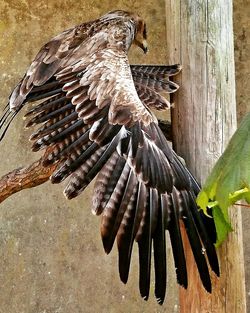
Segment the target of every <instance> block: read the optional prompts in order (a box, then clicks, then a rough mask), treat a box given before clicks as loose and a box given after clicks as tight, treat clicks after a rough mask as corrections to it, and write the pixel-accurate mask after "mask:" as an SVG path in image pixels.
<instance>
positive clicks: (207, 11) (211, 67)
mask: <svg viewBox="0 0 250 313" xmlns="http://www.w3.org/2000/svg"><path fill="white" fill-rule="evenodd" d="M166 23H167V43H168V54H169V56H170V60H169V63H181V64H182V66H183V70H182V75H181V77H180V82H179V83H180V84H181V88H180V90H179V92H178V95H177V96H175V99H174V102H175V109H174V110H173V112H172V123H173V140H174V147H175V149H176V151H177V153H178V154H180V155H181V156H182V157H183V158H184V159H185V160H186V164H187V166H188V167H189V168H190V169H191V171H192V173H193V174H194V175H195V176H196V177H197V179H198V180H199V181H200V182H201V183H203V182H204V181H205V179H206V177H207V175H208V174H209V172H210V170H211V168H212V166H213V165H214V164H215V162H216V160H217V159H218V157H219V156H220V155H221V153H222V152H223V151H224V149H225V147H226V145H227V142H228V140H229V139H230V137H231V135H232V134H233V132H234V131H235V129H236V102H235V73H234V51H233V29H232V1H228V0H222V1H217V0H211V1H191V0H166ZM230 217H231V222H232V225H233V227H234V232H232V233H231V234H230V236H229V237H228V240H227V241H226V242H225V243H224V244H223V245H222V247H221V248H220V249H219V250H218V252H219V256H220V268H221V278H220V279H217V278H215V277H213V292H212V294H211V295H209V294H208V293H206V292H205V290H204V288H203V287H202V286H201V283H200V279H199V277H198V273H197V270H196V266H195V263H194V259H193V256H192V254H191V253H190V247H189V243H188V240H187V238H185V251H186V255H187V263H188V265H187V267H188V272H189V287H188V289H187V291H186V290H184V289H183V288H180V312H181V313H196V312H199V313H205V312H206V313H213V312H214V313H215V312H216V313H222V312H223V313H224V312H225V313H226V312H227V313H228V312H230V313H244V312H246V298H245V279H244V262H243V245H242V225H241V211H240V210H239V209H235V208H234V209H231V210H230Z"/></svg>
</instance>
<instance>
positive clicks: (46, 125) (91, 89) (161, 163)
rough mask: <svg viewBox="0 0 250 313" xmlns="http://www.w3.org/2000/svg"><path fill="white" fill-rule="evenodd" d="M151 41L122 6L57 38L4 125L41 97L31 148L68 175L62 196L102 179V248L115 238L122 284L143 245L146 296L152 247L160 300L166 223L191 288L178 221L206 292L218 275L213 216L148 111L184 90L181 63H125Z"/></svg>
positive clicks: (19, 91)
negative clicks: (178, 79)
mask: <svg viewBox="0 0 250 313" xmlns="http://www.w3.org/2000/svg"><path fill="white" fill-rule="evenodd" d="M146 38H147V31H146V24H145V22H144V21H143V19H142V18H141V17H139V16H138V15H137V14H134V13H129V12H125V11H119V10H117V11H113V12H110V13H107V14H105V15H104V16H102V17H100V18H99V19H97V20H95V21H91V22H87V23H83V24H81V25H79V26H76V27H74V28H71V29H69V30H66V31H64V32H63V33H61V34H60V35H58V36H56V37H54V38H53V39H52V40H51V41H49V42H48V43H46V44H45V45H44V46H43V47H42V48H41V50H40V51H39V52H38V54H37V56H36V57H35V59H34V61H33V62H32V63H31V65H30V67H29V68H28V70H27V72H26V74H25V75H24V77H23V79H22V80H21V81H20V83H19V84H18V85H17V86H16V88H15V89H14V91H13V92H12V94H11V96H10V99H9V104H8V106H7V107H6V109H5V112H4V115H3V117H2V119H1V121H0V128H1V129H2V135H1V139H2V138H3V137H4V135H5V133H6V131H7V129H8V127H9V125H10V123H11V121H12V120H13V118H14V117H15V116H16V115H17V113H18V112H19V111H20V110H21V108H22V107H23V106H24V105H25V104H26V103H30V102H34V101H38V102H37V104H36V106H35V107H34V108H32V109H30V110H29V112H28V113H27V116H29V117H30V120H29V121H28V123H27V126H28V127H31V126H34V125H40V126H39V128H38V129H37V130H36V131H34V133H33V134H32V136H31V140H32V141H33V146H32V149H33V151H37V150H40V149H44V148H48V147H50V148H51V153H50V154H49V155H48V156H47V158H46V159H45V160H44V164H43V165H44V166H48V165H50V164H52V163H56V164H57V167H56V170H55V171H54V173H53V174H52V175H51V177H50V179H51V182H52V183H60V182H61V181H63V180H64V179H66V178H68V184H67V186H66V188H65V190H64V194H65V196H66V197H67V198H68V199H71V198H74V197H76V196H78V195H79V194H80V193H81V192H82V191H83V190H84V189H85V188H86V186H87V185H88V184H89V183H90V182H91V181H92V180H93V179H94V178H95V177H96V176H97V177H96V181H95V188H94V197H93V210H92V211H93V213H94V214H96V215H102V220H101V236H102V241H103V245H104V249H105V251H106V253H109V252H110V251H111V249H112V247H113V244H114V241H115V238H116V241H117V246H118V251H119V273H120V278H121V280H122V281H123V282H124V283H126V282H127V279H128V275H129V267H130V259H131V252H132V247H133V243H134V241H136V242H137V243H138V246H139V266H140V274H139V287H140V293H141V296H142V297H143V298H144V299H145V300H146V299H148V296H149V288H150V268H151V254H152V250H153V255H154V268H155V296H156V298H157V301H158V302H159V303H160V304H162V303H163V301H164V298H165V292H166V276H167V272H166V242H165V230H166V229H167V230H168V231H169V234H170V240H171V245H172V250H173V256H174V262H175V268H176V275H177V281H178V283H179V284H180V285H182V286H183V287H185V288H187V285H188V280H187V268H186V261H185V254H184V250H183V244H182V236H181V232H180V221H182V222H183V224H184V225H185V228H186V232H187V235H188V238H189V241H190V245H191V248H192V251H193V255H194V258H195V261H196V264H197V267H198V271H199V273H200V278H201V280H202V283H203V285H204V287H205V289H206V290H207V291H209V292H211V280H210V275H209V270H208V263H209V264H210V267H211V269H212V270H213V271H214V272H215V273H216V274H217V275H218V276H219V265H218V259H217V255H216V250H215V247H214V244H213V243H214V241H215V227H214V222H213V219H211V218H207V217H206V216H205V215H204V214H203V213H201V212H200V211H199V210H198V207H197V205H196V202H195V198H196V195H197V193H198V192H199V185H198V183H197V182H196V180H195V179H194V178H193V176H192V175H191V174H190V172H189V171H188V169H187V168H186V167H185V165H183V163H182V162H181V161H180V159H179V158H178V156H177V155H176V153H175V152H174V151H173V150H172V149H171V148H170V147H169V145H168V143H167V140H166V138H165V137H164V135H163V133H162V132H161V130H160V128H159V126H158V121H157V118H156V117H155V115H154V114H153V113H152V112H151V111H150V109H151V108H154V109H158V110H161V109H167V108H169V107H170V104H169V102H168V101H167V100H166V99H165V98H164V97H163V96H162V95H161V92H168V93H172V92H174V91H176V90H177V89H178V86H177V85H176V84H175V83H173V82H171V81H170V80H169V77H170V76H172V75H175V74H177V73H178V72H179V71H180V66H179V65H172V66H143V65H131V66H130V65H129V62H128V57H127V53H128V50H129V48H130V46H131V45H132V44H135V45H137V46H139V47H140V48H141V49H142V50H143V51H144V52H146V51H147V43H146ZM9 108H10V110H9ZM205 256H207V258H206V257H205Z"/></svg>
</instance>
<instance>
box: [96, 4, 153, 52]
mask: <svg viewBox="0 0 250 313" xmlns="http://www.w3.org/2000/svg"><path fill="white" fill-rule="evenodd" d="M101 20H103V21H108V20H109V21H110V20H122V21H123V23H124V22H125V23H128V24H127V25H133V27H132V28H133V39H132V42H130V44H131V43H133V44H135V45H136V46H138V47H140V48H141V49H142V50H143V51H144V53H147V52H148V46H147V30H146V23H145V22H144V20H143V19H142V18H141V17H140V16H139V15H137V14H135V13H131V12H127V11H123V10H115V11H111V12H109V13H107V14H106V15H104V16H103V17H101ZM130 44H129V45H128V47H129V46H130Z"/></svg>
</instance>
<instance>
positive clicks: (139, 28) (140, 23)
mask: <svg viewBox="0 0 250 313" xmlns="http://www.w3.org/2000/svg"><path fill="white" fill-rule="evenodd" d="M133 19H134V22H135V25H136V31H135V37H134V41H133V43H134V44H135V45H136V46H138V47H139V48H141V49H142V50H143V52H144V53H147V52H148V45H147V28H146V23H145V22H144V20H143V19H142V18H141V17H140V16H138V15H134V16H133Z"/></svg>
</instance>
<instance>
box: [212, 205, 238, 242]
mask: <svg viewBox="0 0 250 313" xmlns="http://www.w3.org/2000/svg"><path fill="white" fill-rule="evenodd" d="M212 211H213V218H214V221H215V228H216V234H217V241H216V244H215V246H216V247H218V246H219V245H221V244H222V242H223V241H224V240H225V239H226V238H227V235H228V233H229V232H230V231H232V230H233V229H232V226H231V225H230V223H228V222H227V221H226V220H225V218H224V215H223V213H222V211H221V209H220V207H219V206H218V205H217V206H215V207H213V208H212Z"/></svg>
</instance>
